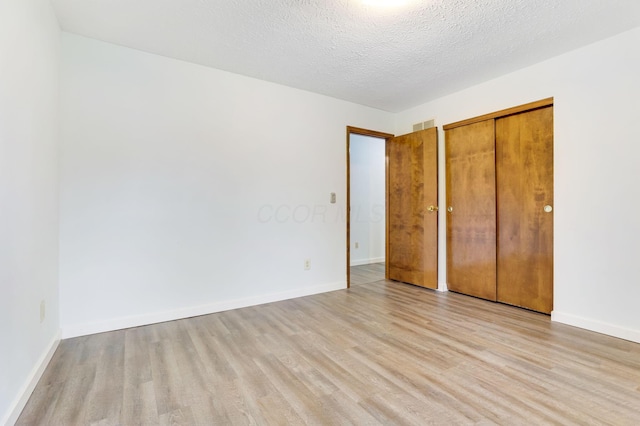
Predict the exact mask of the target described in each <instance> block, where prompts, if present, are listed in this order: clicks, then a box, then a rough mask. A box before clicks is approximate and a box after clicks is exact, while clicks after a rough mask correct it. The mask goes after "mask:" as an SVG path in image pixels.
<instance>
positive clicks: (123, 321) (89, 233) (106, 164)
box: [60, 34, 393, 336]
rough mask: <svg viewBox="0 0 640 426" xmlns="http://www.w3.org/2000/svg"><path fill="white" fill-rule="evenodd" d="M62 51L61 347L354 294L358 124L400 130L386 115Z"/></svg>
mask: <svg viewBox="0 0 640 426" xmlns="http://www.w3.org/2000/svg"><path fill="white" fill-rule="evenodd" d="M62 45H63V67H62V109H61V122H62V124H61V127H62V150H61V198H60V203H61V207H60V210H61V218H62V220H61V230H60V232H61V237H60V238H61V242H60V250H61V253H60V256H61V260H60V276H61V287H60V294H61V312H62V316H61V322H62V329H63V336H73V335H79V334H86V333H92V332H97V331H101V330H108V329H114V328H119V327H127V326H131V325H138V324H145V323H149V322H153V321H161V320H167V319H172V318H177V317H184V316H189V315H196V314H201V313H207V312H212V311H217V310H221V309H226V308H231V307H237V306H244V305H250V304H255V303H260V302H264V301H269V300H278V299H283V298H287V297H294V296H299V295H304V294H310V293H315V292H319V291H327V290H333V289H339V288H344V287H345V286H346V220H345V198H346V193H345V191H346V175H345V170H346V155H345V146H346V137H345V130H346V126H347V125H352V126H358V127H365V128H372V129H375V130H380V131H388V130H390V129H392V127H393V117H392V116H391V115H390V114H388V113H385V112H382V111H378V110H375V109H371V108H367V107H363V106H359V105H355V104H352V103H348V102H343V101H339V100H336V99H332V98H328V97H324V96H320V95H316V94H312V93H309V92H304V91H301V90H296V89H291V88H287V87H284V86H279V85H276V84H271V83H267V82H264V81H260V80H255V79H251V78H247V77H243V76H240V75H236V74H231V73H226V72H222V71H219V70H214V69H209V68H205V67H202V66H199V65H194V64H190V63H186V62H181V61H177V60H173V59H168V58H164V57H160V56H156V55H151V54H146V53H142V52H139V51H136V50H131V49H127V48H123V47H118V46H115V45H110V44H106V43H102V42H98V41H95V40H91V39H86V38H82V37H78V36H74V35H70V34H64V35H63V38H62ZM331 192H335V193H337V196H338V202H337V204H330V203H329V201H330V193H331ZM305 259H310V260H311V269H310V270H309V271H305V270H304V260H305Z"/></svg>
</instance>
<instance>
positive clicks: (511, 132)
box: [495, 106, 553, 314]
mask: <svg viewBox="0 0 640 426" xmlns="http://www.w3.org/2000/svg"><path fill="white" fill-rule="evenodd" d="M495 128H496V129H495V132H496V180H497V183H498V184H497V215H498V230H499V231H498V276H497V296H498V301H500V302H504V303H508V304H511V305H516V306H521V307H524V308H528V309H532V310H534V311H538V312H544V313H547V314H548V313H550V312H551V310H552V309H553V106H550V107H546V108H541V109H536V110H533V111H528V112H524V113H520V114H515V115H511V116H508V117H504V118H499V119H497V120H496V125H495Z"/></svg>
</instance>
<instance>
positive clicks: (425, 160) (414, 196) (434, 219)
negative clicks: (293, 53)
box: [387, 128, 438, 288]
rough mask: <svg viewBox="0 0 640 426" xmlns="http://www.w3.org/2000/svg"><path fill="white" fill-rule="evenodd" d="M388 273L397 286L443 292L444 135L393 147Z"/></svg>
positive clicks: (393, 142)
mask: <svg viewBox="0 0 640 426" xmlns="http://www.w3.org/2000/svg"><path fill="white" fill-rule="evenodd" d="M387 178H388V182H387V185H388V196H387V200H388V207H387V210H388V215H387V217H388V222H387V225H388V226H387V229H388V238H387V241H388V243H387V247H388V252H387V273H388V277H389V279H391V280H396V281H402V282H406V283H410V284H415V285H419V286H423V287H428V288H437V287H438V214H437V212H429V211H428V209H427V208H428V207H429V206H430V205H433V206H437V205H438V204H437V202H438V133H437V130H436V129H435V128H432V129H427V130H422V131H419V132H414V133H410V134H408V135H403V136H398V137H395V138H392V139H389V140H388V142H387Z"/></svg>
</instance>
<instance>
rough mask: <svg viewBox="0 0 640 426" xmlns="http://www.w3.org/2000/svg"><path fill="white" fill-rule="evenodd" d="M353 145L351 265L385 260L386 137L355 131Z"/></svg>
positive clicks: (351, 144)
mask: <svg viewBox="0 0 640 426" xmlns="http://www.w3.org/2000/svg"><path fill="white" fill-rule="evenodd" d="M349 148H350V156H351V168H350V172H351V222H350V225H351V265H352V266H355V265H366V264H369V263H376V262H384V260H385V259H384V257H385V241H384V240H385V140H384V139H380V138H374V137H370V136H363V135H356V134H352V135H351V140H350V147H349ZM356 243H357V247H356Z"/></svg>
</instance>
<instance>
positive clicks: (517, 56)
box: [52, 0, 640, 112]
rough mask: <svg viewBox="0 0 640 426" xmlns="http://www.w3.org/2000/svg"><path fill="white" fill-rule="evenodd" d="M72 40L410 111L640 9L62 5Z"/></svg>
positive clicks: (615, 3)
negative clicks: (75, 37)
mask: <svg viewBox="0 0 640 426" xmlns="http://www.w3.org/2000/svg"><path fill="white" fill-rule="evenodd" d="M52 3H53V5H54V7H55V10H56V13H57V16H58V19H59V20H60V24H61V26H62V29H63V30H64V31H68V32H71V33H75V34H80V35H83V36H86V37H92V38H95V39H99V40H103V41H107V42H110V43H115V44H118V45H122V46H127V47H131V48H134V49H139V50H143V51H146V52H151V53H156V54H159V55H163V56H168V57H173V58H177V59H182V60H185V61H189V62H194V63H198V64H202V65H206V66H209V67H213V68H218V69H222V70H227V71H231V72H234V73H238V74H244V75H247V76H251V77H256V78H259V79H263V80H267V81H272V82H276V83H280V84H284V85H287V86H292V87H296V88H300V89H305V90H309V91H312V92H316V93H321V94H325V95H329V96H332V97H335V98H339V99H345V100H348V101H352V102H356V103H359V104H362V105H368V106H372V107H375V108H379V109H382V110H386V111H393V112H397V111H402V110H405V109H407V108H410V107H412V106H415V105H418V104H421V103H424V102H427V101H429V100H431V99H435V98H438V97H440V96H443V95H446V94H448V93H452V92H455V91H458V90H461V89H463V88H465V87H468V86H471V85H473V84H477V83H479V82H482V81H485V80H487V79H490V78H493V77H497V76H499V75H501V74H504V73H506V72H509V71H513V70H516V69H519V68H522V67H524V66H527V65H530V64H533V63H536V62H539V61H541V60H543V59H546V58H550V57H552V56H555V55H558V54H561V53H563V52H566V51H569V50H572V49H575V48H577V47H580V46H583V45H586V44H589V43H591V42H594V41H596V40H600V39H602V38H605V37H608V36H612V35H615V34H618V33H620V32H623V31H625V30H628V29H631V28H634V27H637V26H640V0H425V1H418V0H414V1H409V4H408V5H406V6H405V7H402V8H397V9H383V10H377V9H374V8H372V7H371V6H366V5H364V4H363V3H362V1H361V0H53V1H52Z"/></svg>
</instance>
